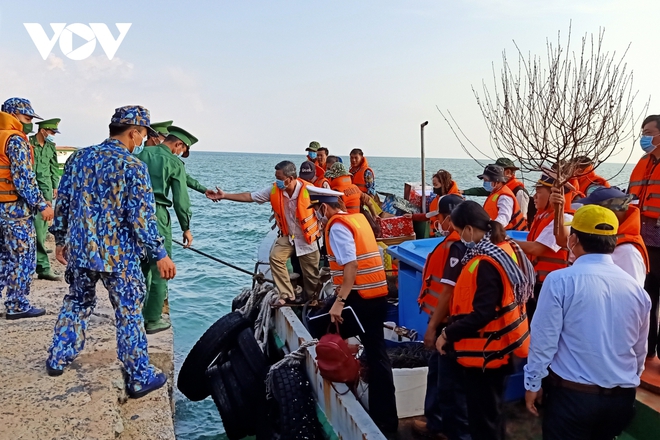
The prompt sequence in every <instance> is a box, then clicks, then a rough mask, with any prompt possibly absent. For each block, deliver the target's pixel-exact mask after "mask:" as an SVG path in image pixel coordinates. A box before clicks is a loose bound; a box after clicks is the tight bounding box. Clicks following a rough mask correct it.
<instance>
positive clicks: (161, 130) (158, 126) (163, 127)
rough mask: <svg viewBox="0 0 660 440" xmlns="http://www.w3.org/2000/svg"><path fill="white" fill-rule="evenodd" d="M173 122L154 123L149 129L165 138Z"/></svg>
mask: <svg viewBox="0 0 660 440" xmlns="http://www.w3.org/2000/svg"><path fill="white" fill-rule="evenodd" d="M173 122H174V121H165V122H154V123H152V124H151V128H153V129H154V130H155V131H156V133H158V134H161V135H163V136H167V135H168V134H170V132H169V128H170V126H171V125H172V123H173Z"/></svg>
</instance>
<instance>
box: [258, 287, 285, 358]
mask: <svg viewBox="0 0 660 440" xmlns="http://www.w3.org/2000/svg"><path fill="white" fill-rule="evenodd" d="M276 298H279V292H278V291H277V289H276V288H271V289H270V291H269V292H268V293H266V294H265V296H264V297H263V300H262V301H261V308H260V309H259V315H258V316H257V320H256V321H255V323H254V337H255V339H256V340H257V343H258V344H259V347H261V351H265V350H266V345H267V344H268V330H270V318H271V314H272V311H273V309H272V307H271V306H270V305H271V304H272V303H273V301H275V299H276Z"/></svg>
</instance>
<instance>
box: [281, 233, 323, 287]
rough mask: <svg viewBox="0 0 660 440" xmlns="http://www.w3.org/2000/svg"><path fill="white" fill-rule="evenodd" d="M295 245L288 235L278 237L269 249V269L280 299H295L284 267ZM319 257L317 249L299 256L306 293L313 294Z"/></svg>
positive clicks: (317, 280)
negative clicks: (290, 241)
mask: <svg viewBox="0 0 660 440" xmlns="http://www.w3.org/2000/svg"><path fill="white" fill-rule="evenodd" d="M295 251H296V247H295V246H294V245H292V244H291V243H289V238H288V237H280V238H278V239H277V241H276V242H275V244H274V245H273V249H271V251H270V258H269V262H270V271H271V273H272V274H273V281H275V287H277V290H279V291H280V298H281V299H287V298H288V299H291V300H293V299H295V298H296V294H295V292H294V291H293V286H292V285H291V280H290V279H289V271H288V270H287V268H286V262H287V260H288V259H289V258H290V257H291V256H292V255H293V254H294V253H295ZM319 259H320V253H319V251H318V250H316V251H314V252H312V253H311V254H307V255H303V256H299V257H298V260H299V261H300V267H301V268H302V274H301V275H302V278H303V282H304V288H305V291H306V292H307V293H308V294H310V295H311V294H313V293H314V291H315V290H316V286H317V285H318V283H319Z"/></svg>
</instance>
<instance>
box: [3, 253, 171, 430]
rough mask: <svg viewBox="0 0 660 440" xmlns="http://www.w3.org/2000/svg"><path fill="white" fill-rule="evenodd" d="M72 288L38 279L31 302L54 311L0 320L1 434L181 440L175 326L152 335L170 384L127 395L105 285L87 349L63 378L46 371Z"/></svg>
mask: <svg viewBox="0 0 660 440" xmlns="http://www.w3.org/2000/svg"><path fill="white" fill-rule="evenodd" d="M49 244H50V245H51V246H53V245H54V243H52V242H51V243H49ZM50 255H51V264H52V266H53V270H54V272H55V273H57V274H60V275H61V274H63V272H64V267H63V266H62V265H61V264H59V263H58V262H57V261H55V258H54V254H53V253H51V254H50ZM67 291H68V286H67V284H66V283H65V282H64V281H61V282H52V281H42V280H38V279H36V278H35V280H34V282H33V285H32V292H31V294H30V300H31V302H32V303H33V304H34V305H36V306H38V307H45V308H46V310H47V314H46V315H45V316H42V317H40V318H34V319H23V320H18V321H7V320H6V319H4V313H3V316H2V317H1V318H0V366H1V368H0V371H1V373H0V389H1V390H2V391H1V392H0V396H1V397H0V426H2V434H1V435H0V437H2V438H3V439H12V440H13V439H29V440H33V439H34V440H41V439H44V440H45V439H48V440H60V439H61V440H64V439H67V440H71V439H98V440H104V439H120V440H129V439H136V440H137V439H158V440H174V438H175V436H174V421H173V415H174V400H173V398H172V387H173V381H174V344H173V333H172V330H171V329H170V330H168V331H164V332H161V333H158V334H155V335H149V336H148V338H149V354H150V357H151V361H152V363H153V364H154V365H156V366H157V367H158V368H160V369H161V370H163V371H164V372H165V373H166V374H167V375H168V377H169V380H168V386H166V387H163V388H161V389H160V390H157V391H155V392H153V393H151V394H149V395H147V396H146V397H143V398H142V399H138V400H133V399H128V398H127V395H126V391H125V386H124V379H123V376H122V369H121V364H120V363H119V361H118V360H117V354H116V340H115V327H114V311H113V309H112V306H111V305H110V301H109V299H108V294H107V291H106V290H105V289H104V288H103V285H102V284H101V283H99V284H98V285H97V301H98V303H97V306H96V309H95V311H94V314H93V315H92V317H91V319H90V324H89V328H88V330H87V340H86V344H85V349H84V350H83V352H82V353H81V354H80V356H79V357H78V358H77V359H76V360H75V361H74V362H73V363H72V364H71V366H70V367H68V368H67V369H66V370H65V372H64V374H63V375H62V376H59V377H49V376H48V375H47V374H46V369H45V360H46V356H47V350H48V346H49V344H50V341H51V338H52V336H53V334H52V332H53V326H54V324H55V319H56V317H57V314H58V312H59V309H60V307H61V305H62V298H63V297H64V295H65V294H66V292H67ZM3 309H4V308H3Z"/></svg>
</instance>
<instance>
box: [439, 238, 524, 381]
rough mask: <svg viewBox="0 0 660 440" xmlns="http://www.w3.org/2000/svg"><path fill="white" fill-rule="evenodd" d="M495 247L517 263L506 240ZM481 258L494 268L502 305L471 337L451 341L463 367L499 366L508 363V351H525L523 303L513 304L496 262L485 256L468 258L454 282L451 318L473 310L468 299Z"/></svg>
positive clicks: (471, 296) (506, 280) (521, 354)
mask: <svg viewBox="0 0 660 440" xmlns="http://www.w3.org/2000/svg"><path fill="white" fill-rule="evenodd" d="M499 246H500V247H501V248H502V249H503V250H504V251H505V252H506V253H507V254H508V255H510V256H511V258H513V260H514V261H516V263H517V262H518V261H517V259H516V255H515V253H514V251H513V248H512V247H511V245H510V244H509V243H507V242H506V241H504V242H502V243H500V244H499ZM484 260H485V261H488V262H489V263H491V264H492V265H493V266H494V267H495V268H497V271H498V272H499V274H500V277H502V284H503V285H504V292H503V294H502V304H501V305H500V306H499V307H498V311H497V316H496V317H495V319H493V320H492V321H491V322H489V323H488V324H486V326H485V327H484V328H482V329H480V330H479V331H478V332H476V333H475V334H474V335H471V336H472V337H469V338H464V339H461V340H460V341H458V342H455V343H454V350H455V351H456V357H457V360H458V363H459V364H461V365H463V366H465V367H475V368H483V369H485V368H499V367H501V366H503V365H506V364H507V363H508V362H509V356H510V355H511V353H513V354H515V355H516V356H518V357H527V353H528V351H529V322H528V321H527V313H526V311H525V306H524V305H518V304H517V303H516V300H515V295H514V292H513V286H512V285H511V282H510V281H509V278H508V276H507V275H506V272H505V271H504V269H503V268H502V267H501V266H500V264H499V263H497V262H496V261H495V260H494V259H492V258H490V257H487V256H485V255H477V256H476V257H474V258H473V259H471V260H470V261H468V262H467V264H466V265H465V266H463V270H462V272H461V275H460V276H459V277H458V280H457V281H456V287H454V295H453V296H452V299H451V306H450V313H451V316H452V319H453V320H455V319H460V318H461V317H463V316H465V315H467V314H469V313H471V312H472V311H473V310H474V309H473V307H472V302H473V301H474V294H475V292H476V290H477V272H478V270H477V269H478V267H479V263H481V262H482V261H484Z"/></svg>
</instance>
